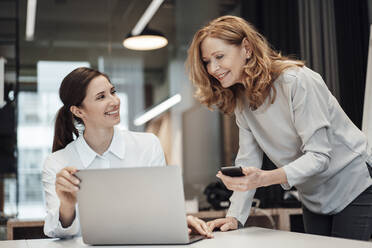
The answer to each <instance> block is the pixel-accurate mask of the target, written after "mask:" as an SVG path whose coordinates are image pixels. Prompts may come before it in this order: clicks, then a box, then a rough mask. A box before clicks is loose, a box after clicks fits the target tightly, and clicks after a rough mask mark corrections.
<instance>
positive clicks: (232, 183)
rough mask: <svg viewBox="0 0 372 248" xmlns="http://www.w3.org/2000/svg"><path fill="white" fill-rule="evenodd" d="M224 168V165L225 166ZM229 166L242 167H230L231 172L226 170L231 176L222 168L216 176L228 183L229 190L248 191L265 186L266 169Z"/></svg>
mask: <svg viewBox="0 0 372 248" xmlns="http://www.w3.org/2000/svg"><path fill="white" fill-rule="evenodd" d="M223 168H224V167H223ZM227 168H240V169H241V172H242V173H241V174H240V173H239V169H230V172H226V170H225V169H224V172H225V173H226V174H229V173H230V175H231V176H228V175H226V174H225V173H224V172H223V170H222V168H221V170H220V171H218V173H217V175H216V177H218V178H220V179H221V180H222V182H223V183H224V184H225V185H226V187H227V188H228V189H229V190H233V191H248V190H252V189H256V188H258V187H261V186H264V184H263V177H264V173H265V171H263V170H261V169H258V168H256V167H243V168H242V167H227Z"/></svg>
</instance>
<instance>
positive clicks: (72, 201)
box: [56, 166, 80, 227]
mask: <svg viewBox="0 0 372 248" xmlns="http://www.w3.org/2000/svg"><path fill="white" fill-rule="evenodd" d="M77 171H78V170H77V169H76V168H75V167H72V166H68V167H65V168H63V169H62V170H60V171H59V172H58V173H57V175H56V193H57V196H58V198H59V201H60V207H59V215H60V216H59V219H60V221H61V224H62V226H64V227H66V226H69V225H71V223H72V221H73V220H74V219H75V205H76V202H77V198H76V193H77V192H78V190H79V183H80V180H79V179H78V178H77V177H75V176H74V173H76V172H77Z"/></svg>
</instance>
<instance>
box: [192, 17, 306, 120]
mask: <svg viewBox="0 0 372 248" xmlns="http://www.w3.org/2000/svg"><path fill="white" fill-rule="evenodd" d="M206 37H213V38H218V39H221V40H223V41H225V42H226V43H228V44H231V45H235V46H239V45H241V44H242V42H243V39H244V38H246V39H247V41H248V43H249V48H250V49H251V57H250V59H247V62H246V64H245V65H244V68H243V74H244V75H243V80H242V81H243V82H242V83H241V84H234V85H233V86H231V87H229V88H223V87H222V86H221V84H220V83H219V82H218V80H217V79H216V78H214V77H213V76H211V75H210V74H209V73H208V72H207V69H206V66H205V64H204V63H203V61H202V56H201V43H202V42H203V41H204V39H205V38H206ZM303 65H304V62H302V61H299V60H293V59H290V58H288V57H285V56H282V55H281V54H280V53H278V52H276V51H274V50H273V49H271V48H270V46H269V44H268V42H267V41H266V39H265V38H264V37H263V36H262V35H261V34H260V33H258V32H257V31H256V30H255V28H254V27H253V26H252V25H251V24H249V23H248V22H246V21H245V20H244V19H242V18H240V17H236V16H222V17H219V18H217V19H215V20H213V21H211V22H210V23H208V24H207V25H206V26H204V27H202V28H201V29H199V30H198V31H197V32H196V33H195V35H194V38H193V40H192V43H191V45H190V47H189V50H188V58H187V61H186V67H187V70H188V73H189V78H190V80H191V81H192V82H193V84H194V86H195V87H196V92H195V97H196V98H197V99H198V100H199V101H200V102H201V103H202V104H204V105H206V106H207V107H208V108H210V109H211V108H212V106H216V107H217V108H218V109H219V110H220V111H222V112H223V113H226V114H231V113H232V112H233V111H234V109H235V107H236V106H238V107H239V108H240V109H241V108H242V107H243V104H244V101H245V100H247V101H248V104H249V107H250V108H251V109H252V110H255V109H257V108H258V107H259V106H261V105H262V104H263V102H264V101H265V99H266V97H269V98H270V103H271V104H272V103H274V101H275V97H276V90H275V87H274V86H273V82H274V81H275V79H276V78H277V77H278V76H279V75H280V74H281V73H282V72H283V71H284V70H286V69H288V68H290V67H294V66H300V67H302V66H303ZM271 89H272V91H271ZM270 92H272V93H270Z"/></svg>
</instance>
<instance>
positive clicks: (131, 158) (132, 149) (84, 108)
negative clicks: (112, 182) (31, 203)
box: [42, 67, 211, 237]
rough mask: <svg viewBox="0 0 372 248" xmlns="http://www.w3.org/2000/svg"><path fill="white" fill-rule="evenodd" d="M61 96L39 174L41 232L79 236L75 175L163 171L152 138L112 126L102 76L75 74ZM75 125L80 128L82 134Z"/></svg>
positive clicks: (114, 118) (112, 103) (114, 107)
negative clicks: (50, 144) (82, 172)
mask: <svg viewBox="0 0 372 248" xmlns="http://www.w3.org/2000/svg"><path fill="white" fill-rule="evenodd" d="M59 96H60V98H61V100H62V103H63V106H62V107H61V108H60V110H59V111H58V113H57V117H56V122H55V133H54V141H53V153H52V154H50V155H49V156H48V158H47V159H46V161H45V164H44V168H43V173H42V180H43V185H44V190H45V200H46V208H47V216H46V218H45V225H44V232H45V234H46V235H47V236H50V237H68V236H74V235H77V234H79V233H80V225H79V219H78V217H77V216H76V210H75V208H76V193H77V191H78V190H79V183H80V182H79V180H78V178H77V177H75V176H74V173H75V172H76V171H77V170H83V169H93V168H94V169H97V168H120V167H131V166H133V165H139V166H165V159H164V153H163V150H162V147H161V145H160V142H159V140H158V139H157V138H156V136H155V135H153V134H150V133H139V132H130V131H126V130H120V129H119V128H117V127H115V125H116V124H118V123H119V122H120V99H119V98H118V96H117V95H116V90H115V87H114V86H113V85H112V84H111V82H110V80H109V78H108V77H107V76H106V75H105V74H103V73H101V72H99V71H97V70H94V69H90V68H84V67H82V68H78V69H75V70H74V71H72V72H71V73H69V74H68V75H67V76H66V77H65V78H64V79H63V81H62V84H61V86H60V89H59ZM75 124H82V125H83V126H84V130H83V132H82V133H79V132H78V130H77V128H76V126H75ZM74 136H75V137H76V139H74ZM187 220H188V224H189V226H190V228H193V229H195V230H196V231H197V232H200V233H201V234H204V235H206V236H208V237H210V236H211V234H210V231H209V228H208V227H207V226H206V224H205V223H204V222H203V221H201V220H200V219H198V218H194V217H191V216H189V217H188V218H187ZM190 231H191V230H190Z"/></svg>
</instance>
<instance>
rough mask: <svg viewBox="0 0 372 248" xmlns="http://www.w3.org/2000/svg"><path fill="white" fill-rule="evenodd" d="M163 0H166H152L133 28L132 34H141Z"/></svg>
mask: <svg viewBox="0 0 372 248" xmlns="http://www.w3.org/2000/svg"><path fill="white" fill-rule="evenodd" d="M163 1H164V0H152V2H151V3H150V5H149V7H147V9H146V11H145V13H143V15H142V16H141V18H140V19H139V21H138V22H137V24H136V26H135V27H134V28H133V29H132V35H139V34H140V33H141V32H142V30H143V29H144V28H145V27H146V25H147V23H149V21H150V20H151V18H152V17H153V15H154V14H155V12H156V11H157V10H158V8H159V7H160V5H161V4H162V3H163Z"/></svg>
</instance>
